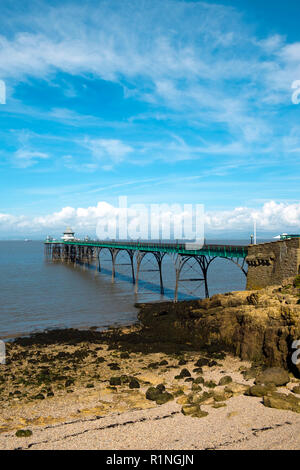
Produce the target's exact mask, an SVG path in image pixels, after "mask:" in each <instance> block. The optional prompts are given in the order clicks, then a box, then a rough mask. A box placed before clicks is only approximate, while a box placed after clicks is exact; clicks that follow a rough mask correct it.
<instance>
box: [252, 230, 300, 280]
mask: <svg viewBox="0 0 300 470" xmlns="http://www.w3.org/2000/svg"><path fill="white" fill-rule="evenodd" d="M246 261H247V263H248V275H247V289H260V288H263V287H267V286H272V285H276V284H281V283H282V282H283V281H284V280H285V279H287V278H290V277H292V276H297V275H298V274H300V238H294V239H290V240H280V241H278V242H271V243H260V244H258V245H249V247H248V256H247V258H246Z"/></svg>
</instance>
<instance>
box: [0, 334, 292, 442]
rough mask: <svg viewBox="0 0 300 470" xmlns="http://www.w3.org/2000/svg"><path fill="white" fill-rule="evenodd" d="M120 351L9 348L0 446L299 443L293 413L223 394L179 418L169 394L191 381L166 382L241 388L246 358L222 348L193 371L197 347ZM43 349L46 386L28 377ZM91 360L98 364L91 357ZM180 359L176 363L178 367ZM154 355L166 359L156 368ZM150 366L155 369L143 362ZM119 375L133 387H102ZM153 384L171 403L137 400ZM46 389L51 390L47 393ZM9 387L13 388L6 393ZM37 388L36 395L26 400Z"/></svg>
mask: <svg viewBox="0 0 300 470" xmlns="http://www.w3.org/2000/svg"><path fill="white" fill-rule="evenodd" d="M87 350H88V354H84V355H83V357H79V358H77V356H76V358H75V356H74V357H73V356H72V357H71V356H69V355H68V354H67V355H66V357H65V358H64V357H63V356H62V357H61V356H60V359H59V360H56V359H53V358H55V357H57V354H58V353H59V352H69V353H71V352H72V353H74V352H75V353H76V351H77V352H78V351H87ZM123 353H124V351H123ZM121 354H122V352H121V351H120V350H118V349H114V348H112V346H111V345H109V344H107V343H105V342H104V343H103V344H100V343H99V341H97V342H94V343H93V342H92V341H89V342H88V343H86V342H84V341H81V340H80V341H79V342H78V344H75V343H72V344H67V343H65V344H63V343H61V342H59V343H55V344H52V343H50V344H30V345H25V346H20V345H12V346H11V350H10V357H11V358H12V360H11V361H10V363H9V364H7V365H6V366H4V367H3V368H2V369H0V377H1V374H2V378H3V377H5V379H6V382H5V383H3V381H2V385H1V386H2V389H1V395H0V396H1V400H0V449H3V450H4V449H6V450H10V449H24V450H25V449H31V450H39V449H50V450H59V449H87V450H88V449H91V450H92V449H93V450H94V449H95V450H101V449H103V450H104V449H105V450H129V449H130V450H142V449H147V450H203V449H212V450H218V449H220V450H221V449H299V448H300V437H299V436H300V414H299V413H295V412H292V411H285V410H278V409H273V408H267V407H266V406H264V404H263V400H262V398H257V397H249V396H245V395H237V396H232V397H231V398H229V399H228V400H226V402H225V404H226V406H224V407H222V408H218V409H215V408H213V406H211V405H201V410H203V411H206V412H208V415H207V416H205V417H203V418H195V417H191V416H184V415H183V414H182V412H181V409H182V405H181V404H179V403H177V400H178V399H179V398H180V397H182V396H183V395H182V394H185V395H189V394H190V393H191V387H192V382H191V381H186V379H185V378H183V379H178V378H177V379H176V378H175V377H176V376H177V375H178V374H179V372H180V371H181V370H182V369H183V368H187V369H188V370H189V371H190V372H191V375H192V376H193V378H197V377H199V376H202V377H203V378H204V380H205V381H206V382H208V381H210V380H213V381H215V382H216V383H218V382H219V380H220V378H222V377H224V376H226V375H230V376H231V378H232V380H233V381H234V382H237V383H240V384H244V385H247V386H250V385H252V384H253V383H254V379H253V378H252V379H247V377H246V378H245V377H244V375H243V371H244V370H246V369H248V370H249V368H250V367H251V364H250V363H247V362H242V361H240V360H239V359H238V358H236V357H233V356H231V355H228V354H227V355H226V356H224V357H223V358H220V357H219V359H217V358H216V355H215V362H214V363H212V364H210V366H208V365H205V366H203V367H202V373H200V372H195V361H197V360H198V359H199V358H203V357H204V356H205V353H204V354H203V353H200V352H199V351H185V352H184V353H180V355H179V354H177V353H176V354H175V353H174V354H173V353H162V352H151V353H147V354H145V353H142V352H139V351H135V352H133V351H130V352H129V357H125V358H122V359H121ZM43 355H46V356H47V361H50V362H49V368H50V369H51V371H52V372H53V371H55V374H54V372H53V374H54V375H53V381H52V382H51V383H50V385H49V383H48V384H47V385H45V384H43V383H40V382H39V381H37V377H40V375H39V374H40V372H41V370H42V369H41V368H43V367H44V368H45V360H46V359H45V358H44V360H43V361H41V360H39V358H41V357H43ZM213 356H214V355H212V356H211V357H210V359H212V357H213ZM217 356H218V355H217ZM99 357H103V358H104V362H100V363H99V360H98V358H99ZM183 357H184V359H185V361H186V364H184V365H179V359H180V358H181V359H182V358H183ZM206 357H207V354H206ZM33 358H36V359H37V360H36V361H35V360H34V359H33ZM51 358H52V359H51ZM13 359H15V360H13ZM51 361H52V362H51ZM161 361H165V362H167V364H163V365H159V366H158V365H157V363H159V362H161ZM112 363H117V364H118V366H119V370H111V366H110V365H109V364H112ZM152 363H156V365H155V366H154V367H152V366H151V367H149V365H151V364H152ZM66 364H68V365H66ZM251 370H253V369H251ZM62 373H64V374H66V376H63V379H62V378H61V377H60V375H59V374H62ZM122 374H127V375H130V376H131V377H136V378H137V379H138V381H139V383H140V388H136V389H130V388H129V386H128V384H123V385H121V386H117V387H112V386H110V384H109V378H110V377H112V376H120V375H122ZM68 377H69V378H73V379H74V384H72V385H71V386H67V387H66V386H64V385H63V384H64V381H65V380H66V379H68ZM24 378H26V381H25V382H24ZM158 383H164V384H165V387H166V390H167V391H168V392H170V393H172V394H173V395H174V396H175V398H174V399H173V400H172V401H169V402H167V403H165V404H163V405H157V404H156V403H155V402H154V401H151V400H147V399H146V396H145V392H146V390H147V389H148V388H149V386H150V385H153V386H156V385H157V384H158ZM298 383H299V380H297V379H295V378H293V377H292V376H291V378H290V383H289V384H287V385H286V386H285V387H280V388H278V391H279V392H284V393H288V392H289V391H290V390H291V389H292V388H293V387H294V386H295V385H296V384H298ZM201 386H202V392H203V391H211V389H210V388H209V387H208V386H203V384H202V385H201ZM50 389H51V390H52V392H53V396H47V393H46V392H47V390H48V391H49V390H50ZM16 390H17V391H19V392H20V391H21V392H20V393H19V394H16V393H15V392H16ZM25 391H26V393H25ZM202 392H201V393H202ZM40 393H42V394H43V395H44V399H36V398H35V397H36V395H37V394H40ZM180 393H181V395H180ZM20 429H27V430H30V431H31V432H32V435H31V436H30V437H16V431H17V430H20Z"/></svg>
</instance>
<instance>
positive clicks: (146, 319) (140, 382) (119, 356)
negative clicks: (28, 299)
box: [0, 278, 300, 448]
mask: <svg viewBox="0 0 300 470" xmlns="http://www.w3.org/2000/svg"><path fill="white" fill-rule="evenodd" d="M299 292H300V283H299V279H298V278H297V279H293V280H290V281H288V282H286V283H285V285H283V286H277V287H272V288H267V289H264V290H261V291H251V292H235V293H230V294H224V295H215V296H213V297H212V298H211V299H205V300H199V301H191V302H180V303H178V304H173V303H159V304H142V305H139V307H140V313H139V320H140V323H139V324H138V325H134V326H132V327H128V328H123V329H111V330H108V331H105V332H98V331H93V330H89V331H79V330H73V329H70V330H56V331H49V332H45V333H39V334H34V335H32V336H30V337H28V338H18V339H16V340H15V341H13V342H9V343H7V362H6V365H1V366H0V410H1V411H0V448H18V447H21V448H31V447H32V448H35V446H36V448H49V445H48V444H49V443H48V444H46V441H45V444H44V446H43V444H42V443H41V441H42V440H43V439H42V438H41V437H39V436H41V435H42V434H41V433H51V432H53V433H57V432H58V431H59V430H61V429H62V426H71V425H72V426H75V427H76V426H79V423H81V424H80V425H82V426H88V425H90V424H88V423H92V422H98V421H97V420H101V419H102V420H103V419H117V420H120V419H121V417H123V416H127V415H128V414H129V415H130V416H131V417H132V420H133V421H130V419H129V422H135V421H134V419H133V415H134V416H136V414H137V413H144V414H143V420H145V422H146V421H147V419H148V418H147V416H148V417H149V416H152V414H153V413H154V412H157V413H158V415H159V416H161V415H164V413H166V411H161V412H160V411H159V410H168V411H167V415H165V416H166V420H165V426H167V424H166V423H167V422H168V419H176V420H179V422H180V423H181V424H180V426H185V425H184V424H183V421H182V420H191V423H195V422H200V421H201V422H205V420H210V419H211V416H215V413H219V415H218V416H220V417H222V420H224V419H225V420H227V419H228V420H230V419H231V418H232V417H234V416H235V414H234V413H235V411H236V410H235V409H234V406H236V404H237V403H238V404H239V406H240V408H241V409H249V410H250V409H252V408H253V406H254V405H255V406H254V408H253V410H255V411H253V413H254V415H255V414H256V413H260V414H261V416H264V413H267V414H266V415H265V416H266V419H267V420H271V421H270V422H271V423H272V422H273V421H272V420H273V419H275V421H276V419H277V416H279V415H278V414H276V413H284V418H286V417H288V419H289V421H288V422H290V423H292V424H295V426H296V425H297V426H300V414H299V413H300V380H299V376H300V374H299V369H298V367H297V365H294V364H293V363H292V361H291V353H292V350H291V344H292V341H293V340H295V339H300V322H299V318H300V302H299ZM252 400H253V402H252ZM250 403H251V405H250ZM252 403H253V404H254V405H252ZM232 407H233V409H232ZM227 409H228V411H226V410H227ZM151 410H152V411H151ZM155 410H157V411H155ZM263 410H265V412H264V411H263ZM267 410H271V412H272V414H270V412H269V411H267ZM279 410H281V411H279ZM268 413H269V414H268ZM273 413H275V414H274V415H273ZM216 416H217V415H216ZM280 416H283V415H282V414H281V415H280ZM291 416H292V417H291ZM112 417H118V418H112ZM293 417H295V418H293ZM167 418H168V419H167ZM200 418H201V419H200ZM153 419H154V418H153ZM157 419H158V418H157ZM214 419H215V420H216V421H215V422H216V423H217V422H218V418H217V417H215V418H214ZM248 419H249V420H250V421H249V422H251V419H252V418H251V417H250V418H249V416H248ZM253 419H255V418H254V417H253ZM84 423H85V424H84ZM191 425H192V426H197V425H195V424H191ZM111 426H113V424H111ZM271 427H272V426H271ZM68 432H69V431H68ZM105 432H106V433H107V432H110V431H105ZM216 432H218V431H216ZM220 432H221V430H220ZM55 435H56V434H55ZM106 435H107V434H106ZM47 442H48V441H47ZM53 442H58V441H57V440H54V441H53ZM64 442H65V447H64V448H68V444H67V440H66V439H65V438H64ZM89 442H91V441H89ZM184 442H185V440H184V439H183V440H182V441H180V440H179V442H178V443H177V444H176V445H177V447H176V445H175V444H174V445H175V447H174V448H185V447H186V446H185V447H182V445H183V443H184ZM72 445H75V444H74V443H73V444H72ZM72 445H71V444H70V448H71V447H72ZM76 445H77V444H76ZM81 445H82V444H80V441H78V445H77V447H78V446H79V447H81ZM89 445H90V444H88V443H87V444H86V446H83V447H84V448H89ZM111 445H112V447H113V446H114V444H111ZM166 445H167V444H166ZM172 445H173V444H172ZM57 446H58V444H53V448H56V447H57ZM95 446H96V447H93V448H105V445H104V444H100V443H99V447H97V444H95ZM143 446H145V443H143V444H141V448H147V447H143ZM107 448H110V447H109V444H107ZM132 448H139V447H134V444H133V447H132ZM148 448H151V445H150V444H149V447H148ZM154 448H155V447H154ZM162 448H163V447H162ZM186 448H187V447H186ZM200 448H201V446H200Z"/></svg>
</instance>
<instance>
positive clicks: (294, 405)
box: [263, 392, 300, 413]
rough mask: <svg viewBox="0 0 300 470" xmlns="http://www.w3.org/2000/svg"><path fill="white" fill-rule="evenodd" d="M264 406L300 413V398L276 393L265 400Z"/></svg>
mask: <svg viewBox="0 0 300 470" xmlns="http://www.w3.org/2000/svg"><path fill="white" fill-rule="evenodd" d="M263 404H264V405H265V406H267V407H269V408H276V409H278V410H289V411H294V412H296V413H300V398H297V397H295V395H293V394H291V393H290V394H288V395H285V394H284V393H277V392H274V393H272V394H271V395H268V396H265V397H264V398H263Z"/></svg>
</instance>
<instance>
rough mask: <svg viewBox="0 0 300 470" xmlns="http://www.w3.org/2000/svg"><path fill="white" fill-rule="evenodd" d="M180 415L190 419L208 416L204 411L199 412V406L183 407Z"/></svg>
mask: <svg viewBox="0 0 300 470" xmlns="http://www.w3.org/2000/svg"><path fill="white" fill-rule="evenodd" d="M181 413H183V414H184V415H185V416H191V417H192V418H204V417H205V416H207V415H208V413H207V412H206V411H202V410H201V408H200V406H199V405H183V407H182V408H181Z"/></svg>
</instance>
